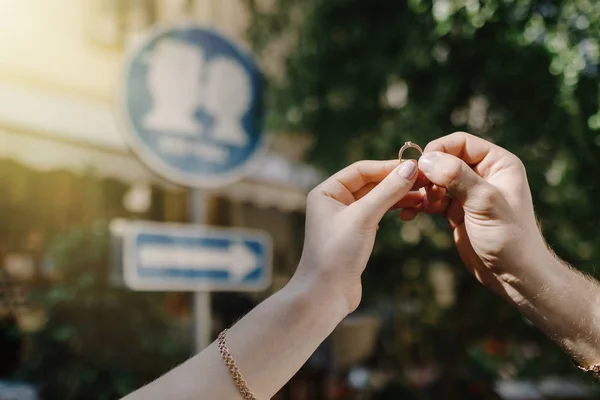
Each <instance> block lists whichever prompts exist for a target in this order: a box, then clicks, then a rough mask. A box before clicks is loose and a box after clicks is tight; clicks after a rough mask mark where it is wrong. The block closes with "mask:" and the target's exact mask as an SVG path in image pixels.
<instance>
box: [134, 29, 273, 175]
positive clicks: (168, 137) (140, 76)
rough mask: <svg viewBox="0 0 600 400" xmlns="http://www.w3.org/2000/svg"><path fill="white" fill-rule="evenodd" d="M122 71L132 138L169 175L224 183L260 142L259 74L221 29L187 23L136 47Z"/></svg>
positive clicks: (145, 156) (239, 170) (144, 155)
mask: <svg viewBox="0 0 600 400" xmlns="http://www.w3.org/2000/svg"><path fill="white" fill-rule="evenodd" d="M125 77H126V80H125V82H124V94H123V98H122V101H123V102H122V108H123V109H124V111H125V113H124V114H125V115H124V116H125V118H124V119H125V122H126V125H127V128H128V133H130V135H129V136H130V139H131V140H130V142H131V143H132V145H133V148H134V150H136V151H137V152H138V153H139V155H140V157H141V158H142V159H143V160H145V161H146V162H147V163H149V164H150V165H151V167H153V168H154V169H155V170H156V171H157V172H159V173H161V174H163V175H165V176H166V177H167V178H170V179H172V180H174V181H177V182H180V183H184V184H189V185H193V186H219V185H223V184H226V183H229V182H231V181H232V180H234V179H236V178H238V177H239V176H240V175H241V173H242V168H243V167H244V166H246V165H247V164H248V162H249V161H251V159H252V158H253V156H254V155H255V154H256V152H257V150H258V149H259V148H260V145H261V144H262V140H261V131H260V129H261V122H262V121H261V111H262V110H261V104H260V99H261V94H262V93H261V90H262V89H261V79H260V74H259V73H258V70H257V68H256V67H255V65H254V63H253V62H252V60H251V59H250V58H249V57H248V56H246V55H245V54H244V53H242V52H241V51H240V50H239V49H237V48H236V47H235V46H234V45H233V44H231V43H230V42H228V41H227V40H225V39H224V38H222V37H221V36H219V35H218V34H216V33H214V32H212V31H209V30H206V29H203V28H199V27H189V26H183V27H176V28H171V29H170V30H167V31H163V32H160V33H159V34H157V35H155V36H152V37H151V38H150V39H149V40H147V41H146V42H144V44H143V45H142V46H140V49H138V51H137V52H135V53H134V54H133V57H132V58H131V60H130V62H129V63H128V64H127V69H126V74H125Z"/></svg>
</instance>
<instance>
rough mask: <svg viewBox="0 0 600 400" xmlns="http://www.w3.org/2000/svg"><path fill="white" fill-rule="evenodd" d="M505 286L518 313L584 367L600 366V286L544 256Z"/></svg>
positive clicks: (556, 260) (535, 259)
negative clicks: (599, 364)
mask: <svg viewBox="0 0 600 400" xmlns="http://www.w3.org/2000/svg"><path fill="white" fill-rule="evenodd" d="M534 256H535V258H532V259H531V260H530V261H528V262H529V265H527V266H525V265H523V266H522V268H521V267H520V268H519V270H520V271H521V272H517V273H515V274H514V276H513V277H512V278H511V279H508V281H509V283H507V284H505V288H506V290H507V293H508V295H509V297H510V298H511V300H512V301H513V303H514V304H515V305H516V306H517V307H518V309H519V310H520V311H521V312H522V313H523V314H524V315H525V316H526V317H527V318H529V319H530V320H531V321H532V322H533V323H534V324H535V325H536V326H537V327H538V328H539V329H541V330H542V331H543V332H544V333H545V334H547V335H548V336H549V337H550V338H552V339H553V340H555V341H556V342H557V343H558V344H559V345H560V346H561V347H562V348H563V349H564V350H565V351H567V352H568V353H569V354H571V356H572V357H573V358H574V359H575V360H576V361H577V362H579V363H580V364H581V365H583V366H589V365H592V364H596V363H599V362H600V304H599V303H600V285H599V284H598V282H597V281H596V280H595V279H593V278H591V277H587V276H585V275H583V274H582V273H581V272H579V271H576V270H574V269H573V268H571V267H570V266H568V265H566V264H565V263H563V262H562V261H561V260H559V259H558V258H557V257H556V256H554V255H553V254H552V253H551V252H550V251H544V252H540V253H538V254H537V255H535V254H534Z"/></svg>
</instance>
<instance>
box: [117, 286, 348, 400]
mask: <svg viewBox="0 0 600 400" xmlns="http://www.w3.org/2000/svg"><path fill="white" fill-rule="evenodd" d="M347 311H348V309H347V305H346V302H345V300H344V299H343V298H341V297H337V296H336V295H335V291H333V290H331V286H329V285H327V282H325V281H323V280H316V281H315V280H313V281H311V282H302V278H294V279H293V280H292V281H291V282H290V283H289V284H288V285H287V286H286V287H285V288H283V289H282V290H280V291H279V292H277V293H276V294H274V295H273V296H271V297H270V298H269V299H267V300H265V301H264V302H263V303H261V304H260V305H259V306H258V307H256V308H255V309H254V310H253V311H252V312H250V313H249V314H248V315H246V316H245V317H244V318H243V319H242V320H240V321H239V322H238V323H237V324H235V325H234V326H233V327H232V328H231V329H230V330H229V332H228V334H227V345H228V347H229V350H230V351H231V353H232V355H233V357H234V358H235V361H236V363H237V365H238V367H239V368H240V371H241V373H242V375H243V377H244V379H245V380H246V381H247V383H248V386H249V387H250V389H251V390H252V391H253V392H254V395H255V396H256V397H257V398H258V399H268V398H271V397H272V396H273V395H274V394H275V393H277V391H279V389H281V387H283V385H285V383H286V382H287V381H288V380H289V379H290V378H291V377H292V376H293V375H294V374H295V373H296V372H297V371H298V370H299V369H300V367H301V366H302V365H303V364H304V363H305V362H306V360H307V359H308V358H309V357H310V355H311V354H312V353H313V352H314V351H315V350H316V348H317V347H318V346H319V344H320V343H321V342H322V341H323V340H324V339H325V338H326V337H327V336H328V335H329V334H330V333H331V332H332V331H333V329H334V328H335V327H336V325H337V324H338V323H339V322H340V321H341V320H342V319H343V318H344V317H345V316H346V314H347ZM150 398H152V399H157V400H160V399H169V400H184V399H186V400H187V399H190V400H191V399H194V400H196V399H200V398H204V399H215V400H217V399H236V398H241V397H240V394H239V393H238V390H237V389H236V387H235V385H234V383H233V380H232V378H231V376H230V375H229V372H228V371H227V369H226V367H225V365H224V363H223V361H222V360H221V357H220V354H219V350H218V348H217V346H216V343H213V344H211V345H210V346H209V347H208V348H206V349H205V350H204V351H202V352H201V353H200V354H198V355H197V356H195V357H193V358H192V359H190V360H188V361H187V362H186V363H184V364H182V365H181V366H179V367H178V368H176V369H174V370H173V371H171V372H169V373H168V374H167V375H165V376H163V377H161V378H160V379H158V380H156V381H155V382H153V383H151V384H150V385H148V386H146V387H144V388H142V389H140V390H139V391H137V392H135V393H133V394H131V395H130V396H128V397H127V398H126V400H142V399H144V400H145V399H150Z"/></svg>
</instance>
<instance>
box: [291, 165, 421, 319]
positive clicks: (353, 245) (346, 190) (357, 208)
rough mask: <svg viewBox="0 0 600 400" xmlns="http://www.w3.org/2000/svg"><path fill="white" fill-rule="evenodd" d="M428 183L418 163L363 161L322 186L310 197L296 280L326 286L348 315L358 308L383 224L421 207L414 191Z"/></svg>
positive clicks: (419, 199)
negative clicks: (391, 215)
mask: <svg viewBox="0 0 600 400" xmlns="http://www.w3.org/2000/svg"><path fill="white" fill-rule="evenodd" d="M427 182H428V181H427V180H426V178H424V177H423V176H419V173H418V168H417V164H416V162H415V161H405V162H403V163H400V161H399V160H391V161H360V162H357V163H355V164H353V165H351V166H349V167H347V168H345V169H343V170H342V171H340V172H338V173H337V174H335V175H333V176H332V177H330V178H329V179H327V180H326V181H325V182H323V183H322V184H321V185H319V186H317V187H316V188H315V189H314V190H312V192H311V193H310V194H309V196H308V203H307V210H306V234H305V235H306V239H305V243H304V250H303V253H302V259H301V261H300V265H299V266H298V270H297V272H296V275H295V276H294V278H293V281H294V280H295V281H302V282H308V283H309V284H315V283H317V284H318V285H319V286H321V285H323V286H322V287H326V288H327V290H328V291H331V293H332V294H334V295H335V296H337V298H340V299H343V300H344V301H345V303H346V305H347V310H348V312H351V311H353V310H354V309H356V307H357V306H358V304H359V303H360V299H361V293H362V286H361V280H360V277H361V274H362V272H363V271H364V269H365V267H366V265H367V261H368V259H369V257H370V255H371V252H372V250H373V244H374V242H375V234H376V232H377V228H378V224H379V221H380V220H381V218H382V217H383V216H384V215H385V214H386V212H387V211H389V210H390V209H395V208H404V207H415V206H417V205H418V204H419V203H420V202H421V199H422V196H421V195H420V194H419V192H416V191H415V192H411V189H413V187H414V188H419V187H422V186H423V185H424V184H426V183H427Z"/></svg>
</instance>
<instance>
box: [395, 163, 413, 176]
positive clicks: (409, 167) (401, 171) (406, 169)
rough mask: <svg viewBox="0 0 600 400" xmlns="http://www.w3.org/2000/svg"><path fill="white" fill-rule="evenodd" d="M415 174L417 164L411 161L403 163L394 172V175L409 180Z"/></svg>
mask: <svg viewBox="0 0 600 400" xmlns="http://www.w3.org/2000/svg"><path fill="white" fill-rule="evenodd" d="M416 172H417V164H415V163H414V162H412V161H405V162H403V163H402V164H401V165H400V166H399V167H398V169H397V170H396V173H397V174H398V175H400V176H401V177H403V178H405V179H411V178H412V177H413V176H415V173H416Z"/></svg>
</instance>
